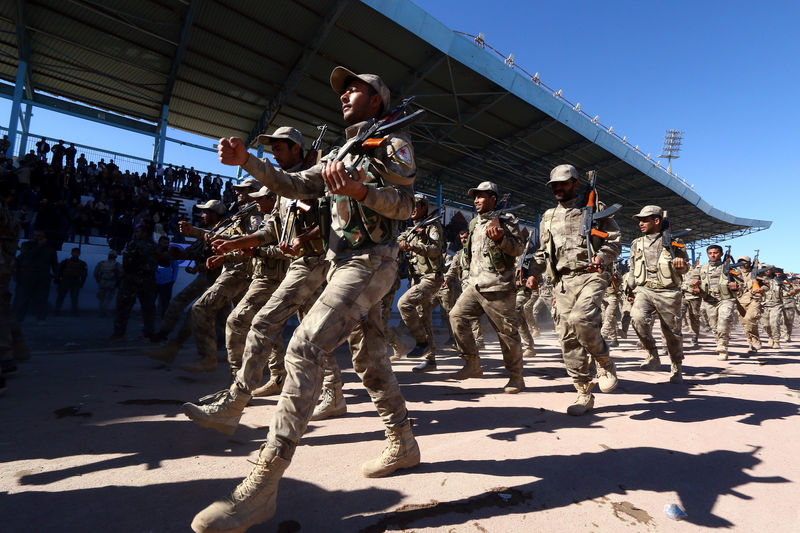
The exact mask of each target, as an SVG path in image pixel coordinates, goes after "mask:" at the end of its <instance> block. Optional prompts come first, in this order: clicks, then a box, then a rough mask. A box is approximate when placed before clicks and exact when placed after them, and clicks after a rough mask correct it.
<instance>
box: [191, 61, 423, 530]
mask: <svg viewBox="0 0 800 533" xmlns="http://www.w3.org/2000/svg"><path fill="white" fill-rule="evenodd" d="M331 85H332V87H333V88H334V89H335V90H336V92H337V93H338V94H340V95H341V98H340V100H341V102H342V113H343V115H344V118H345V121H346V122H347V123H348V124H349V127H348V128H347V130H346V136H347V141H348V142H349V143H350V144H351V145H352V142H353V140H354V137H356V136H357V135H359V133H360V132H361V131H362V130H363V128H364V127H365V126H366V125H367V124H368V123H367V122H366V120H367V119H369V118H372V117H378V116H382V115H383V114H384V113H385V112H386V110H387V108H388V103H389V102H390V98H389V90H388V88H387V87H386V85H385V84H384V83H383V81H382V80H381V79H380V78H379V77H378V76H375V75H372V74H361V75H356V74H354V73H352V72H350V71H348V70H347V69H345V68H343V67H337V68H336V69H334V71H333V73H332V74H331ZM345 146H346V148H350V146H348V145H345ZM219 152H220V160H221V161H222V162H223V163H226V164H236V165H241V166H242V167H243V168H244V170H246V171H247V172H249V173H250V174H251V175H253V176H256V177H257V178H258V179H259V181H261V182H262V183H263V184H264V185H266V186H267V187H269V188H270V189H271V190H273V191H275V192H276V193H277V194H279V195H282V196H286V197H290V198H316V197H320V196H322V195H330V196H326V198H327V199H329V200H330V202H331V205H332V209H331V217H332V222H331V227H330V231H325V229H327V228H321V229H322V231H321V235H323V236H326V237H327V238H328V248H329V249H328V255H327V257H328V259H329V260H330V261H331V270H330V272H329V274H328V285H327V286H326V287H325V290H324V291H323V292H322V294H321V295H320V297H319V299H318V300H317V302H316V303H315V304H314V306H313V307H312V308H311V309H310V310H309V312H308V314H307V315H306V317H305V318H304V319H303V321H302V322H301V324H300V326H299V327H298V328H297V329H296V330H295V333H294V335H293V337H292V340H291V342H290V343H289V346H288V349H287V353H286V360H285V363H286V371H287V374H286V381H285V383H284V386H283V391H282V392H281V397H280V400H279V401H278V405H277V407H276V409H275V412H274V414H273V418H272V423H271V425H270V431H269V434H268V436H267V442H265V443H264V444H263V445H262V447H261V450H260V452H259V456H258V460H257V462H256V465H255V467H254V468H253V470H252V471H251V473H250V475H249V476H248V477H247V479H245V480H244V481H243V482H242V483H241V484H240V485H239V486H238V487H237V488H236V490H235V491H234V492H233V494H232V496H231V498H229V499H226V500H221V501H218V502H216V503H214V504H212V505H211V506H209V507H208V508H206V509H205V510H203V511H202V512H200V513H199V514H198V515H197V516H196V517H195V519H194V521H193V522H192V528H193V529H194V530H195V531H196V532H204V531H215V532H216V531H244V530H245V529H247V528H248V527H250V526H251V525H253V524H257V523H262V522H266V521H267V520H269V519H270V518H271V517H272V515H273V514H274V512H275V501H276V496H277V486H278V482H279V480H280V478H281V476H282V475H283V472H284V471H285V470H286V468H287V467H288V466H289V462H290V461H291V458H292V455H293V454H294V450H295V448H296V446H297V444H298V443H299V440H300V438H301V436H302V434H303V433H304V431H305V429H306V426H307V423H308V420H309V418H310V417H311V415H312V412H313V408H314V404H315V402H316V399H317V397H318V395H319V393H320V389H321V385H322V378H323V373H324V366H323V359H324V357H325V354H329V353H333V351H334V349H336V348H337V347H338V346H339V345H340V344H342V343H343V342H344V341H345V340H349V342H350V348H351V351H352V353H353V367H354V369H355V371H356V372H357V373H358V375H359V376H360V377H361V380H362V382H363V384H364V386H365V387H366V388H367V390H368V392H369V393H370V396H371V397H372V400H373V403H374V404H375V406H376V408H377V409H378V412H379V414H380V415H381V417H382V419H383V422H384V424H385V426H386V435H387V437H388V441H389V442H388V446H387V448H386V449H385V450H384V452H383V453H382V454H381V456H380V458H378V459H376V460H373V461H368V462H366V463H364V464H363V465H362V474H363V475H364V476H366V477H380V476H385V475H388V474H390V473H392V472H394V471H395V470H397V469H398V468H408V467H411V466H414V465H416V464H418V463H419V461H420V455H419V448H418V446H417V443H416V440H415V439H414V437H413V435H412V433H411V424H410V421H409V419H408V412H407V410H406V407H405V400H404V399H403V396H402V394H401V393H400V387H399V385H398V383H397V380H396V379H395V377H394V374H393V373H392V370H391V366H390V363H389V359H388V357H387V356H386V343H385V338H384V335H383V325H382V324H381V304H380V300H381V298H382V297H383V295H384V294H386V293H387V292H388V290H389V288H390V287H391V285H392V283H393V282H394V280H395V277H396V273H397V270H396V266H397V262H396V258H397V253H398V247H397V244H396V240H395V238H396V235H397V229H398V226H399V221H400V220H405V219H407V218H408V217H409V216H410V215H411V211H412V209H413V206H414V189H413V182H414V177H415V176H416V164H415V161H414V156H413V148H412V146H411V142H410V140H409V138H408V136H407V134H405V133H403V132H398V133H392V134H390V135H388V136H387V138H386V139H384V140H383V142H381V144H380V145H379V146H377V147H374V148H370V149H369V150H368V152H367V157H366V158H365V159H364V160H360V159H358V158H357V157H356V156H354V155H353V154H352V153H348V154H346V155H344V156H343V157H342V160H341V161H337V160H335V157H336V154H337V153H338V152H336V151H334V152H333V153H332V154H331V155H329V156H328V157H327V158H325V159H324V160H323V161H322V162H320V163H319V164H317V165H315V166H313V167H312V168H310V169H308V170H305V171H302V172H296V173H287V172H284V171H282V170H278V169H275V168H274V167H272V166H271V165H270V164H269V163H268V162H266V161H263V160H259V159H257V158H255V157H253V156H251V155H249V154H248V153H247V150H246V147H245V145H244V143H243V142H242V141H241V140H239V139H221V140H220V143H219ZM347 164H349V165H359V166H358V167H357V168H356V169H354V170H353V173H352V174H351V173H350V172H349V171H348V170H346V169H345V165H347ZM353 176H357V177H358V179H357V180H355V179H353ZM322 220H323V221H325V220H326V217H323V218H322ZM242 370H243V372H244V368H243V369H242ZM238 379H239V378H238V376H237V382H238ZM249 399H250V394H249V393H247V392H246V391H245V390H242V389H241V388H240V387H239V386H238V384H234V385H233V386H232V387H231V389H230V392H229V395H228V396H227V398H225V399H223V400H222V401H220V402H219V403H218V404H217V405H218V410H217V413H218V415H219V417H220V418H224V417H236V418H237V419H238V416H240V415H241V410H242V409H243V408H244V406H245V405H246V404H247V402H248V401H249ZM237 412H238V415H237V414H236V413H237Z"/></svg>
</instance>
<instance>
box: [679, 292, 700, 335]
mask: <svg viewBox="0 0 800 533" xmlns="http://www.w3.org/2000/svg"><path fill="white" fill-rule="evenodd" d="M681 316H682V317H683V321H684V323H685V324H686V327H687V328H689V329H690V330H691V331H692V336H693V337H697V336H698V335H700V298H691V297H687V296H686V294H684V295H683V302H682V303H681Z"/></svg>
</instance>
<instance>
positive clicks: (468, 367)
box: [452, 355, 483, 380]
mask: <svg viewBox="0 0 800 533" xmlns="http://www.w3.org/2000/svg"><path fill="white" fill-rule="evenodd" d="M482 375H483V369H481V363H480V361H479V360H478V356H477V355H465V356H464V366H463V367H462V368H461V370H459V371H458V372H456V373H455V374H453V377H452V379H457V380H464V379H469V378H479V377H481V376H482Z"/></svg>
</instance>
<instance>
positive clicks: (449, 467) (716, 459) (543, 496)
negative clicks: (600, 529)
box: [362, 447, 789, 532]
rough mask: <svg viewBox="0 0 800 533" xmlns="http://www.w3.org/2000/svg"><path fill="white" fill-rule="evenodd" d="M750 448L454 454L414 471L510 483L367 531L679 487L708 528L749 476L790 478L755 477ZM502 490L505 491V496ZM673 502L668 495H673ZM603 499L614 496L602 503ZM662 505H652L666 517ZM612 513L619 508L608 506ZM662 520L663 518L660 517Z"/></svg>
mask: <svg viewBox="0 0 800 533" xmlns="http://www.w3.org/2000/svg"><path fill="white" fill-rule="evenodd" d="M756 451H757V449H754V450H752V451H749V452H736V451H729V450H716V451H712V452H708V453H702V454H699V455H693V454H689V453H685V452H681V451H674V450H670V449H664V448H652V447H637V448H627V449H620V450H606V451H602V452H593V453H590V452H587V453H582V454H579V455H549V456H542V457H533V458H526V459H506V460H500V461H496V460H469V461H462V460H453V461H444V462H439V463H427V464H422V465H420V466H419V467H418V468H417V470H416V471H413V472H414V473H413V474H412V475H417V473H419V474H421V475H424V474H429V473H434V472H435V473H443V472H453V473H475V474H485V475H493V476H507V478H508V484H507V486H506V487H505V488H502V489H497V490H490V491H488V492H485V493H483V494H479V495H476V496H473V497H471V498H466V499H462V500H456V501H450V502H440V503H437V504H436V505H435V506H433V507H430V508H415V509H410V510H407V511H398V512H394V513H389V514H386V515H384V516H382V517H381V518H380V520H378V521H377V522H376V523H375V524H373V526H372V527H370V528H366V529H362V531H363V532H378V531H384V530H385V529H386V528H388V527H390V526H397V527H401V528H408V527H411V526H412V525H413V527H414V528H434V527H445V526H452V525H456V524H464V523H466V522H467V521H473V520H478V519H481V518H490V517H493V516H498V515H512V514H524V513H530V512H535V510H537V509H557V508H561V507H567V506H569V505H572V504H573V503H580V502H586V501H587V500H593V499H598V498H600V499H604V498H603V497H608V496H612V495H618V496H620V497H621V496H624V495H626V494H627V493H628V491H640V490H643V491H650V492H659V493H665V494H670V495H671V493H673V492H677V493H678V496H679V500H680V501H679V502H677V503H680V504H682V506H683V508H684V509H685V510H686V512H687V514H688V519H687V520H688V521H689V522H690V523H692V524H695V525H698V526H704V527H725V528H730V527H733V526H735V525H736V524H733V523H732V522H731V521H730V520H728V519H727V518H725V517H723V516H719V515H717V514H715V513H714V512H713V508H714V505H715V503H716V501H717V499H718V498H719V497H720V496H722V495H733V496H736V497H738V498H740V499H742V500H750V497H749V496H746V495H745V494H743V493H741V492H739V491H737V490H736V487H739V486H741V485H746V484H749V483H787V482H788V481H789V480H788V479H785V478H783V477H777V476H775V477H755V476H752V475H751V474H748V473H747V472H745V471H746V470H751V469H753V468H754V467H755V466H756V465H758V464H759V463H760V462H761V461H760V460H759V459H757V458H756V457H755V452H756ZM515 476H526V477H529V476H534V477H537V478H540V479H539V480H537V481H534V482H532V483H525V484H521V485H516V486H515V485H513V484H512V482H513V478H514V477H515ZM498 492H501V493H502V495H503V496H505V498H503V497H501V495H500V494H498ZM667 502H669V500H667ZM595 503H596V504H598V505H604V504H607V503H611V502H608V501H601V502H595ZM662 509H663V507H660V508H657V509H645V511H647V512H648V513H649V514H650V515H653V516H661V515H660V514H659V513H660V512H661V510H662ZM608 512H609V514H610V513H611V512H612V510H611V509H609V510H608ZM658 520H659V519H658V518H657V519H656V522H657V521H658Z"/></svg>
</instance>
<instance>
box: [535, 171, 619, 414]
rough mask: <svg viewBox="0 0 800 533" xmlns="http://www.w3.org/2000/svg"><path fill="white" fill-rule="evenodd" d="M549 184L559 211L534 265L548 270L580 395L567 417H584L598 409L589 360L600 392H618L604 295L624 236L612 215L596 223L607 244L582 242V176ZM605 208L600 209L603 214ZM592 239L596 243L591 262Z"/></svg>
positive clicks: (550, 213) (555, 174)
mask: <svg viewBox="0 0 800 533" xmlns="http://www.w3.org/2000/svg"><path fill="white" fill-rule="evenodd" d="M547 184H548V186H550V188H551V190H552V191H553V195H554V196H555V197H556V200H558V206H556V207H554V208H552V209H548V210H547V211H546V212H545V214H544V216H543V217H542V221H541V224H540V233H539V234H540V235H541V245H540V247H539V250H538V252H536V255H535V256H534V261H535V263H536V269H537V271H538V272H541V271H543V270H545V269H546V270H547V277H548V278H550V279H551V280H552V282H553V286H554V289H553V293H554V295H555V300H556V311H557V317H556V330H557V331H558V335H559V337H560V338H561V350H562V352H563V354H564V355H563V357H564V364H565V365H566V367H567V373H568V374H569V375H570V377H571V378H572V381H573V383H574V385H575V389H576V390H577V391H578V397H577V399H576V400H575V402H574V403H573V404H572V405H570V406H569V407H568V408H567V413H568V414H570V415H573V416H580V415H582V414H584V413H586V412H587V411H589V410H590V409H592V407H594V395H592V388H593V387H594V382H593V381H592V377H591V374H590V373H589V363H590V359H592V358H593V359H594V360H595V362H596V363H597V381H598V385H599V387H600V390H601V391H603V392H611V391H613V390H614V389H615V388H616V387H617V371H616V366H615V365H614V362H613V361H612V360H611V358H610V357H609V349H608V344H606V341H605V340H604V339H603V337H602V336H601V335H600V326H601V323H602V319H603V316H602V300H603V293H604V292H605V290H606V287H608V283H609V279H610V277H611V273H610V269H611V266H612V264H613V263H614V261H615V260H616V258H617V256H618V255H619V253H620V250H621V246H620V232H619V227H618V226H617V223H616V222H615V221H614V218H613V216H612V217H606V218H602V219H600V220H598V221H597V225H598V229H599V231H601V232H604V233H605V234H607V237H605V238H604V239H602V240H600V239H598V238H596V237H591V236H586V237H577V236H578V235H580V227H581V221H582V217H583V215H584V213H583V210H582V209H581V205H580V203H579V202H580V201H581V200H582V199H579V198H578V171H577V170H576V169H575V167H573V166H572V165H559V166H557V167H555V168H554V169H553V170H552V172H550V181H548V182H547ZM602 207H603V206H602V204H600V205H598V210H601V209H602ZM587 238H589V239H591V244H592V246H591V248H592V251H593V253H594V255H593V256H592V257H589V253H588V249H587V248H588V247H587V242H586V239H587Z"/></svg>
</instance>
